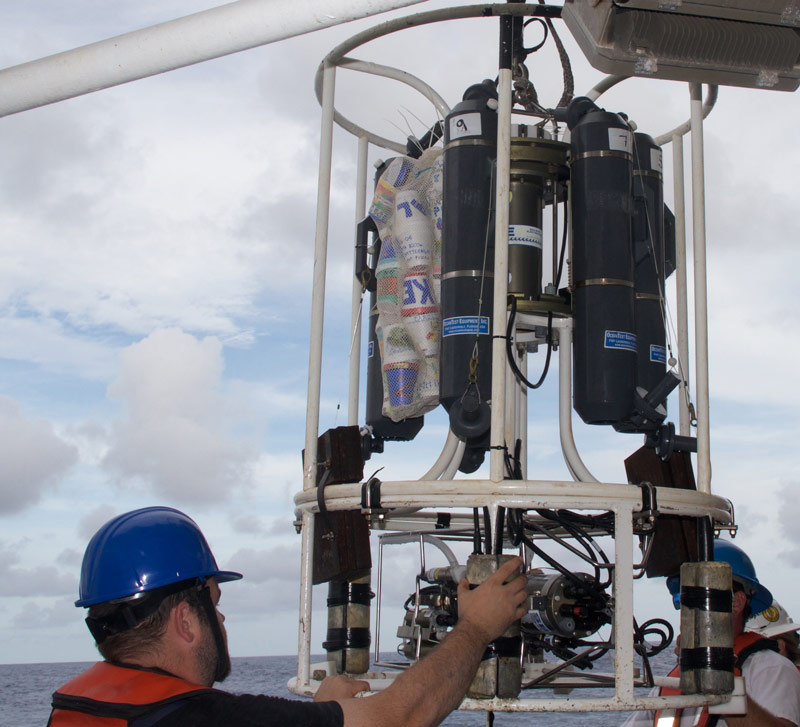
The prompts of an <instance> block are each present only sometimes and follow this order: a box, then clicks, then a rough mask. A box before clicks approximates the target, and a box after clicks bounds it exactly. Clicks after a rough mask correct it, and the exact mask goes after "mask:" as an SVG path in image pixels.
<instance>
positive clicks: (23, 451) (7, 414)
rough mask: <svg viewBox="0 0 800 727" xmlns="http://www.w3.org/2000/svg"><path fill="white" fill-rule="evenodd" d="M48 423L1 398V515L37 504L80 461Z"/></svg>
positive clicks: (0, 396) (72, 449)
mask: <svg viewBox="0 0 800 727" xmlns="http://www.w3.org/2000/svg"><path fill="white" fill-rule="evenodd" d="M77 457H78V454H77V449H76V448H75V447H73V446H72V445H70V444H67V443H66V442H65V441H64V440H63V439H61V438H60V437H59V436H58V435H57V434H56V433H55V431H54V429H53V425H52V424H51V423H50V422H49V421H47V420H46V419H40V418H32V417H26V416H25V415H24V414H23V413H22V412H21V411H20V408H19V406H17V404H16V403H15V402H14V401H13V400H12V399H10V398H9V397H7V396H2V395H0V461H2V463H3V466H2V468H0V515H8V514H12V513H17V512H20V511H22V510H24V509H25V508H26V507H28V506H30V505H33V504H34V503H36V502H38V501H39V499H40V498H41V496H42V494H43V493H44V492H45V491H47V490H48V489H51V488H53V487H54V486H55V485H56V484H57V483H58V481H59V479H60V478H61V477H62V476H63V475H64V474H66V472H67V471H68V470H69V469H70V467H72V466H73V465H74V464H75V463H76V461H77Z"/></svg>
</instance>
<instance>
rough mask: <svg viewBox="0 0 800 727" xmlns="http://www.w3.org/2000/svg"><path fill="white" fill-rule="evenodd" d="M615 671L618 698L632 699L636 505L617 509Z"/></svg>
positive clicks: (615, 544)
mask: <svg viewBox="0 0 800 727" xmlns="http://www.w3.org/2000/svg"><path fill="white" fill-rule="evenodd" d="M614 518H615V520H614V523H615V525H614V661H615V664H614V672H615V677H614V679H615V686H616V694H617V699H625V700H630V699H633V654H634V652H633V508H632V506H631V505H630V503H620V504H618V505H617V506H616V508H615V509H614Z"/></svg>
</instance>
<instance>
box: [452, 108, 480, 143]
mask: <svg viewBox="0 0 800 727" xmlns="http://www.w3.org/2000/svg"><path fill="white" fill-rule="evenodd" d="M480 135H481V115H480V114H478V113H472V114H461V115H460V116H454V117H453V118H452V119H450V139H451V140H453V139H461V138H463V137H465V136H480Z"/></svg>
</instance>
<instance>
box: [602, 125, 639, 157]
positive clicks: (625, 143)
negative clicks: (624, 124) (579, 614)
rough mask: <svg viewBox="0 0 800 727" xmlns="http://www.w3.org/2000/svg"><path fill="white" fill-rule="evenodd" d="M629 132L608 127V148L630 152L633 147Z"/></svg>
mask: <svg viewBox="0 0 800 727" xmlns="http://www.w3.org/2000/svg"><path fill="white" fill-rule="evenodd" d="M632 141H633V140H632V138H631V132H630V131H626V130H625V129H609V130H608V148H609V149H614V150H615V151H625V152H628V154H630V153H631V149H632V148H633V146H632V144H631V142H632Z"/></svg>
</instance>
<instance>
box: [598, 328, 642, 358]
mask: <svg viewBox="0 0 800 727" xmlns="http://www.w3.org/2000/svg"><path fill="white" fill-rule="evenodd" d="M603 348H616V349H619V350H622V351H633V353H636V334H635V333H628V332H627V331H606V335H605V342H604V343H603Z"/></svg>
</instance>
